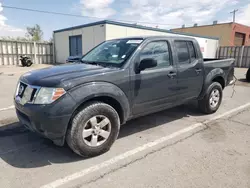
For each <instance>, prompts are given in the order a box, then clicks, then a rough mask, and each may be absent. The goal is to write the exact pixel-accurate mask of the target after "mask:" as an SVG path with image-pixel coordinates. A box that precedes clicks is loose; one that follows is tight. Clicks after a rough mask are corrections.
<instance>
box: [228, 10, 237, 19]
mask: <svg viewBox="0 0 250 188" xmlns="http://www.w3.org/2000/svg"><path fill="white" fill-rule="evenodd" d="M236 12H238V9H234V10H233V11H232V12H230V13H231V14H233V22H235V15H236Z"/></svg>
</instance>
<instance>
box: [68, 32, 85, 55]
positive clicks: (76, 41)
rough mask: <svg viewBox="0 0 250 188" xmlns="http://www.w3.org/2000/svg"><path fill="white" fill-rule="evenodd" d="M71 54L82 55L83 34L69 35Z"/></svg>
mask: <svg viewBox="0 0 250 188" xmlns="http://www.w3.org/2000/svg"><path fill="white" fill-rule="evenodd" d="M69 55H70V56H82V36H81V35H77V36H70V37H69Z"/></svg>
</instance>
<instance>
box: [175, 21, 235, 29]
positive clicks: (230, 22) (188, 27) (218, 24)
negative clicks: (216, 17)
mask: <svg viewBox="0 0 250 188" xmlns="http://www.w3.org/2000/svg"><path fill="white" fill-rule="evenodd" d="M230 24H233V22H228V23H217V24H208V25H197V26H190V27H178V28H173V29H171V30H175V29H188V28H197V27H209V26H217V25H230Z"/></svg>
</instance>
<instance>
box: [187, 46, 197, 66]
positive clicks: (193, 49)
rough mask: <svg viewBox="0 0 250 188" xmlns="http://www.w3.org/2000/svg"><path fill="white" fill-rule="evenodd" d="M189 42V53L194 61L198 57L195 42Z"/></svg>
mask: <svg viewBox="0 0 250 188" xmlns="http://www.w3.org/2000/svg"><path fill="white" fill-rule="evenodd" d="M187 44H188V50H189V54H190V60H191V62H193V61H194V60H195V59H196V58H197V56H196V52H195V48H194V44H193V42H187Z"/></svg>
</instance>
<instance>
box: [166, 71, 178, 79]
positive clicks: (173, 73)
mask: <svg viewBox="0 0 250 188" xmlns="http://www.w3.org/2000/svg"><path fill="white" fill-rule="evenodd" d="M176 75H177V74H176V72H170V73H168V77H169V78H171V79H173V78H174V77H176Z"/></svg>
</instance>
